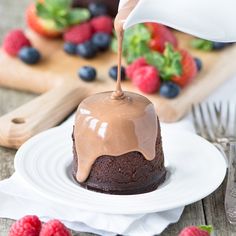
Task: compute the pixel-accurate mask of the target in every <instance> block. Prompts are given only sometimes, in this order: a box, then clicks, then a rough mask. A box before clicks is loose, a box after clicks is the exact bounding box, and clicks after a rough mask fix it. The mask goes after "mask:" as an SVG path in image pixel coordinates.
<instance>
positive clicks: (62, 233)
mask: <svg viewBox="0 0 236 236" xmlns="http://www.w3.org/2000/svg"><path fill="white" fill-rule="evenodd" d="M40 236H71V233H70V232H69V230H68V229H67V228H66V227H65V225H64V224H62V223H61V222H60V221H59V220H50V221H48V222H47V223H46V224H44V225H43V227H42V230H41V232H40Z"/></svg>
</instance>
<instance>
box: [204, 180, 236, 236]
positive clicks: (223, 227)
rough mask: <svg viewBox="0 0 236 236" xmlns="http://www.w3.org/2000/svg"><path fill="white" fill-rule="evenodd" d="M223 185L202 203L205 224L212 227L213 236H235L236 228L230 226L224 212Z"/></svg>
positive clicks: (224, 184)
mask: <svg viewBox="0 0 236 236" xmlns="http://www.w3.org/2000/svg"><path fill="white" fill-rule="evenodd" d="M225 186H226V179H225V181H224V183H223V184H222V185H221V187H220V188H218V189H217V190H216V191H215V192H214V193H213V194H211V195H210V196H209V197H207V198H205V199H204V201H203V205H204V210H205V215H206V221H207V224H210V225H213V226H214V236H236V226H233V225H230V224H229V223H228V222H227V220H226V217H225V212H224V193H225Z"/></svg>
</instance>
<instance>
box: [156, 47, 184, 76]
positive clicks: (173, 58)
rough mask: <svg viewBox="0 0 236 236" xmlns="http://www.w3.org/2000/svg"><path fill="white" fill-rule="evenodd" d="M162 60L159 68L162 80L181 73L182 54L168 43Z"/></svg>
mask: <svg viewBox="0 0 236 236" xmlns="http://www.w3.org/2000/svg"><path fill="white" fill-rule="evenodd" d="M163 58H164V62H163V64H162V66H161V67H160V68H158V69H159V71H160V76H161V78H162V79H163V80H170V79H171V78H172V77H173V76H180V75H181V74H182V64H181V60H182V56H181V54H180V53H179V52H178V51H175V50H174V49H173V46H172V45H171V44H169V43H167V44H166V46H165V50H164V53H163Z"/></svg>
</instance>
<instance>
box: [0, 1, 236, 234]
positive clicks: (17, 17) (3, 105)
mask: <svg viewBox="0 0 236 236" xmlns="http://www.w3.org/2000/svg"><path fill="white" fill-rule="evenodd" d="M29 2H30V0H21V1H18V0H10V1H9V0H1V1H0V15H1V21H0V41H2V38H3V35H4V34H5V33H6V32H7V31H8V30H9V29H11V28H16V27H24V18H23V12H24V9H25V7H26V6H27V4H28V3H29ZM10 69H12V68H11V65H9V70H10ZM34 97H35V95H33V94H29V93H23V92H17V91H13V90H8V89H5V88H0V116H1V115H3V114H5V113H7V112H9V111H11V110H13V109H15V108H17V107H18V106H20V105H22V104H24V103H26V102H27V101H29V100H31V99H32V98H34ZM14 155H15V151H14V150H10V149H6V148H1V147H0V180H3V179H5V178H8V177H10V176H11V175H12V173H13V172H14V167H13V160H14ZM193 188H194V186H193ZM224 189H225V184H223V185H222V186H221V187H220V188H219V189H218V190H217V191H215V192H214V193H213V194H211V195H210V196H209V197H207V198H205V199H203V200H202V201H199V202H197V203H194V204H192V205H189V206H187V207H186V208H185V210H184V213H183V215H182V216H181V219H180V221H179V222H178V223H176V224H173V225H171V226H169V227H168V228H167V229H166V230H165V231H164V233H163V234H161V235H163V236H175V235H178V232H179V231H180V230H181V229H182V228H183V227H185V226H187V225H202V224H211V225H213V226H214V233H213V235H214V236H236V227H235V226H231V225H230V224H228V223H227V221H226V218H225V214H224ZM0 210H1V209H0ZM12 222H13V221H12V220H9V219H0V236H7V232H8V230H9V227H10V225H11V224H12ZM157 224H158V222H157ZM74 235H83V236H88V235H91V234H87V233H74Z"/></svg>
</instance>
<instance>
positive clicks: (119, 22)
mask: <svg viewBox="0 0 236 236" xmlns="http://www.w3.org/2000/svg"><path fill="white" fill-rule="evenodd" d="M138 1H139V0H129V1H127V3H126V4H125V5H124V6H123V7H122V8H121V9H120V11H119V12H118V13H117V15H116V18H115V21H114V28H115V31H116V35H117V41H118V48H117V81H116V90H115V92H113V93H112V95H111V98H112V99H123V98H124V96H125V95H124V92H123V91H122V87H121V61H122V42H123V37H124V29H123V24H124V21H125V19H126V18H127V16H128V15H129V14H130V12H131V11H132V10H133V8H134V7H135V6H136V4H137V3H138Z"/></svg>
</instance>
